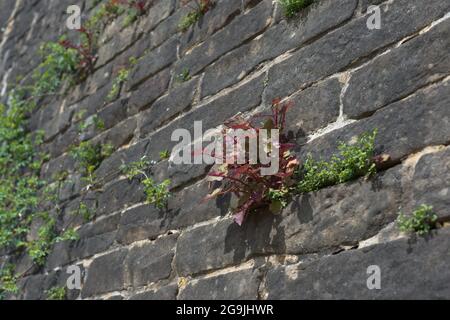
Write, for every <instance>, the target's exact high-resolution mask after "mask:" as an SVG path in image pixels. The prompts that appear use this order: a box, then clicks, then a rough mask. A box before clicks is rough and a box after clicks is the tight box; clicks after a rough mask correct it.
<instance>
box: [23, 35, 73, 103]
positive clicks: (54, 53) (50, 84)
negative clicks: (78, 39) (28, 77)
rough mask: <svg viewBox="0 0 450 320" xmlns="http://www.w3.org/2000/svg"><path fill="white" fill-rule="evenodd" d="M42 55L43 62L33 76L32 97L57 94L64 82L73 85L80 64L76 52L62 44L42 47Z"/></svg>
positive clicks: (46, 44) (49, 44)
mask: <svg viewBox="0 0 450 320" xmlns="http://www.w3.org/2000/svg"><path fill="white" fill-rule="evenodd" d="M62 41H65V40H62ZM40 55H41V57H42V58H43V61H42V62H41V63H40V64H39V66H38V68H37V69H35V70H34V72H33V74H32V78H33V81H34V87H33V88H32V93H31V94H32V96H34V97H39V96H43V95H48V94H55V93H56V91H57V90H58V89H59V88H60V87H61V85H62V83H63V82H64V81H68V82H69V83H70V84H73V82H74V79H73V76H74V74H75V73H76V68H77V65H78V63H79V57H78V55H77V52H76V50H74V49H70V48H65V47H64V46H63V45H62V44H61V43H54V42H48V43H45V44H44V45H42V46H41V48H40Z"/></svg>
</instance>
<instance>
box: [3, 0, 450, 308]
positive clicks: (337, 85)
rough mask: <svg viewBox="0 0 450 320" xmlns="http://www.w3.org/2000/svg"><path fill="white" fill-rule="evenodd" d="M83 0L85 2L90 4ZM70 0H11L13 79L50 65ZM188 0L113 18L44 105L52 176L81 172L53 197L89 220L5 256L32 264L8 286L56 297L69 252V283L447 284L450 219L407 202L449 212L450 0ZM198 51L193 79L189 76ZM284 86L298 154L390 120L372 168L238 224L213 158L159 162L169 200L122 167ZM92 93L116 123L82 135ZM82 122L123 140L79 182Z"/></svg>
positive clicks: (107, 294)
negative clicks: (126, 21)
mask: <svg viewBox="0 0 450 320" xmlns="http://www.w3.org/2000/svg"><path fill="white" fill-rule="evenodd" d="M75 2H76V1H75ZM78 2H79V4H80V5H82V6H83V8H84V9H83V12H84V13H85V14H86V15H88V14H89V10H93V9H92V8H91V7H90V1H87V3H83V2H84V1H82V0H80V1H78ZM73 3H74V1H73V0H70V1H69V0H64V1H61V0H58V1H52V0H42V1H28V0H27V1H20V0H18V1H1V3H0V26H1V27H2V34H1V42H0V76H1V89H2V91H3V90H4V89H6V87H7V84H8V83H10V82H13V81H14V80H13V79H15V78H16V77H17V76H19V75H26V74H28V73H30V72H31V70H32V69H33V68H34V67H35V66H36V64H37V63H38V59H37V55H36V51H37V48H38V46H39V45H40V44H41V43H42V42H44V41H48V40H55V39H57V36H58V35H60V34H61V33H63V32H64V31H65V30H64V28H65V19H66V16H65V15H64V12H65V9H66V7H67V6H68V5H69V4H73ZM370 4H379V5H380V7H381V10H382V15H381V17H382V26H381V29H380V30H369V29H368V28H367V26H366V21H367V18H368V15H367V6H368V5H370ZM187 12H188V8H187V7H183V6H182V5H181V4H180V1H179V0H155V1H154V2H153V6H152V7H151V9H150V11H149V12H148V14H147V15H146V16H145V17H142V18H141V19H139V20H138V22H137V23H134V24H132V25H131V26H129V27H127V28H122V27H121V26H122V24H121V23H119V21H117V22H114V23H112V24H111V25H110V26H108V27H107V29H106V30H105V34H104V36H103V40H104V43H103V44H102V46H101V48H100V50H99V52H98V55H99V59H98V61H97V63H96V71H95V73H94V74H93V75H91V76H90V77H89V78H88V79H87V80H86V81H85V82H84V83H82V84H80V85H78V86H77V87H75V88H74V89H73V90H71V91H70V93H69V94H68V95H66V96H63V97H60V98H52V99H47V100H46V101H45V103H42V105H41V106H40V108H39V109H38V110H37V111H36V112H35V113H34V114H33V115H32V116H31V122H30V129H31V130H37V129H42V130H44V131H45V146H44V149H45V151H47V152H49V153H50V155H51V159H50V160H49V161H48V162H46V164H45V166H44V167H43V168H42V171H41V172H42V177H43V178H49V177H51V176H52V175H53V174H55V173H57V172H59V171H61V170H67V171H68V172H69V173H70V175H69V178H68V179H67V180H66V182H65V183H63V184H62V186H61V188H60V189H59V203H57V204H56V203H55V204H54V209H55V210H56V209H57V208H59V209H60V210H59V211H60V212H59V213H58V215H57V217H58V228H61V229H63V228H67V227H68V226H69V225H70V226H72V227H77V228H78V231H79V234H80V239H79V240H78V241H72V242H63V243H58V244H56V245H55V246H54V248H53V250H52V252H51V254H50V255H49V257H48V260H47V263H46V265H45V266H44V267H42V268H31V269H30V266H31V261H30V260H29V258H27V256H25V255H23V256H22V255H17V254H12V253H10V252H7V251H5V250H2V252H0V253H1V254H2V258H1V260H2V261H13V262H14V263H15V264H16V265H17V268H18V271H19V272H20V271H25V270H28V272H27V273H26V274H25V276H24V277H23V278H21V279H20V280H19V287H20V291H19V294H17V295H16V296H12V297H11V298H12V299H14V298H18V299H44V298H45V294H44V292H45V290H47V289H49V288H51V287H53V286H55V285H64V284H65V280H66V278H67V276H68V274H67V273H66V268H67V267H68V266H70V265H79V266H80V267H81V268H82V270H83V286H82V289H81V290H71V291H69V298H70V299H76V298H82V299H211V298H214V299H315V298H318V299H328V298H346V299H349V298H355V299H361V298H368V299H375V298H447V299H448V298H450V285H449V283H450V269H449V268H448V266H449V265H450V254H449V247H450V237H449V236H450V229H449V228H446V227H444V228H441V229H439V230H435V231H433V234H432V235H431V236H430V237H427V238H417V239H414V238H411V237H408V236H406V235H404V234H401V233H399V231H398V230H397V227H396V225H395V220H396V218H397V215H398V212H399V210H400V209H402V210H403V211H405V212H411V211H412V210H413V209H414V208H415V207H416V206H417V205H419V204H422V203H426V204H429V205H433V206H434V209H435V211H436V212H437V214H438V215H439V217H440V219H441V221H443V225H444V226H448V223H447V222H445V221H446V220H448V219H449V218H450V212H449V208H450V147H449V143H450V82H449V80H450V78H449V74H450V55H449V48H450V2H449V1H448V0H428V1H423V0H388V1H382V0H320V1H318V2H317V3H316V4H314V5H313V6H312V7H310V8H308V9H307V10H305V11H304V12H302V13H301V14H300V16H299V17H297V18H295V19H292V20H288V21H287V20H286V19H285V18H284V17H283V14H282V12H281V10H280V7H279V6H278V5H277V3H276V1H272V0H253V1H252V0H226V1H225V0H222V1H218V3H217V5H216V6H215V7H214V9H212V10H211V11H209V12H208V13H207V14H206V15H205V16H204V17H203V18H202V19H201V21H200V22H199V23H198V24H196V26H195V27H194V28H191V29H190V30H189V31H187V32H185V33H181V32H179V31H178V28H177V26H178V23H179V21H180V19H181V18H182V17H183V16H185V15H186V13H187ZM130 57H142V58H141V59H139V62H138V64H137V65H136V66H135V67H134V68H133V70H132V72H131V76H130V78H129V80H128V81H127V83H126V85H125V86H124V88H122V92H121V95H120V97H119V98H118V99H116V100H115V101H113V102H110V103H105V100H106V96H107V95H108V93H109V91H110V89H111V86H112V79H113V78H114V77H115V76H116V74H117V72H118V70H119V69H120V67H121V66H122V65H123V64H124V63H126V61H128V59H129V58H130ZM185 69H187V70H189V71H190V75H191V76H192V79H190V80H189V81H186V82H179V81H176V77H177V75H178V74H180V73H181V72H182V71H183V70H185ZM275 97H281V98H286V97H289V98H290V100H291V101H293V102H294V108H293V109H292V111H291V113H290V114H289V119H288V122H289V130H291V131H292V134H293V135H294V136H295V138H296V140H297V142H298V144H299V145H300V146H301V148H299V155H300V156H301V157H303V156H304V155H306V154H307V153H312V154H313V155H321V156H322V157H324V158H326V157H327V156H329V155H331V154H332V153H333V152H335V151H336V148H337V143H338V141H351V140H352V139H354V137H356V136H357V135H359V134H361V133H362V132H365V131H369V130H372V129H374V128H378V137H377V140H376V149H377V151H378V152H382V153H388V154H390V156H391V161H390V162H389V164H388V165H387V166H386V167H385V168H384V169H383V170H382V171H381V172H379V173H378V174H377V175H376V176H375V177H373V178H372V179H369V180H367V179H360V180H357V181H354V182H351V183H346V184H343V185H338V186H334V187H330V188H326V189H323V190H321V191H318V192H315V193H310V194H305V195H302V196H300V197H298V198H296V199H294V201H293V202H292V203H291V204H290V205H289V207H288V208H287V209H285V210H284V212H283V213H282V214H281V215H276V216H275V215H272V214H270V213H265V212H260V213H258V214H253V215H251V216H250V217H249V219H248V221H246V223H245V224H244V225H243V226H242V227H239V226H237V225H236V224H234V223H233V221H232V218H231V217H230V216H229V215H228V205H229V202H230V199H229V198H221V199H219V200H217V201H210V202H206V203H203V202H201V199H202V198H203V197H204V196H205V195H206V194H207V191H208V185H207V183H206V182H205V180H204V178H205V176H206V174H207V172H208V170H209V167H206V166H204V165H191V166H188V165H180V166H176V165H174V164H171V163H169V162H168V161H167V160H165V161H160V162H158V164H157V165H156V166H155V168H154V170H153V175H154V177H155V179H157V180H158V181H162V180H163V179H166V178H170V179H171V180H172V185H171V188H172V197H171V198H170V200H169V203H168V209H167V210H163V211H160V210H157V209H155V208H154V207H153V206H151V205H147V204H145V201H144V200H145V195H144V193H143V190H142V186H141V185H140V184H139V183H137V182H133V181H131V182H130V181H129V180H128V179H127V178H126V177H124V176H122V175H121V174H120V171H119V170H118V168H119V166H120V165H121V164H122V163H123V162H130V161H135V160H138V159H140V158H141V157H142V156H144V155H146V156H147V157H148V158H150V159H155V160H156V159H159V155H158V154H159V152H160V151H162V150H166V149H167V150H171V148H172V147H173V146H174V144H175V143H174V142H171V141H170V136H171V133H172V132H173V130H174V129H176V128H186V129H192V128H193V124H194V121H195V120H202V121H203V127H204V128H205V130H206V129H209V128H214V127H217V126H219V125H221V124H222V123H223V122H224V121H225V120H227V119H228V118H230V117H231V116H233V115H235V114H236V113H238V112H243V113H251V112H253V111H254V110H257V109H261V108H264V106H267V105H268V104H269V103H270V101H271V100H272V99H273V98H275ZM268 102H269V103H268ZM80 110H86V112H85V114H84V117H88V116H91V115H93V114H97V115H98V116H99V117H100V118H101V119H103V121H104V122H105V130H103V131H101V132H94V131H93V132H89V133H86V134H84V136H83V137H80V135H79V132H78V126H79V123H78V122H77V121H79V119H78V118H77V117H74V115H75V114H76V113H77V112H78V111H80ZM80 139H82V140H92V141H94V142H105V143H106V142H110V143H112V144H114V146H115V147H116V149H117V151H116V152H114V153H113V154H112V156H110V157H109V158H107V159H106V160H104V161H103V162H102V164H101V165H100V167H99V168H98V169H97V170H96V175H97V177H98V179H99V180H100V181H101V188H98V189H96V190H89V191H86V190H85V189H83V185H82V183H81V182H80V176H79V174H77V172H76V171H75V170H74V168H75V163H74V160H73V159H72V158H71V156H70V155H69V153H68V149H69V148H70V146H71V145H73V144H74V143H76V142H77V141H78V140H80ZM80 201H84V202H85V203H89V206H90V207H91V209H92V211H94V212H95V218H94V219H93V220H92V221H90V222H89V223H84V222H83V220H82V219H81V218H75V219H74V218H73V216H72V213H71V212H72V211H73V210H74V208H76V207H77V205H78V204H79V203H80ZM370 265H378V266H380V268H381V275H382V278H381V279H382V280H381V285H382V289H381V290H368V289H367V287H366V280H367V277H368V275H367V273H366V271H367V267H368V266H370Z"/></svg>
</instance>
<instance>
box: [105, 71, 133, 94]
mask: <svg viewBox="0 0 450 320" xmlns="http://www.w3.org/2000/svg"><path fill="white" fill-rule="evenodd" d="M129 74H130V70H129V69H127V68H122V69H120V70H119V72H118V74H117V76H116V77H115V78H114V80H113V84H112V87H111V90H110V91H109V93H108V96H107V97H106V101H107V102H111V101H113V100H114V99H116V98H117V96H118V95H119V93H120V90H121V88H122V86H123V84H124V83H125V82H126V81H127V80H128V76H129Z"/></svg>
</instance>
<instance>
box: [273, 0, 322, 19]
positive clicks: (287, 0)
mask: <svg viewBox="0 0 450 320" xmlns="http://www.w3.org/2000/svg"><path fill="white" fill-rule="evenodd" d="M279 2H280V4H281V6H282V7H283V11H284V14H285V15H286V17H288V18H291V17H293V16H295V15H296V14H297V13H298V12H299V11H301V10H302V9H304V8H306V7H308V6H310V5H311V4H312V3H313V2H314V0H279Z"/></svg>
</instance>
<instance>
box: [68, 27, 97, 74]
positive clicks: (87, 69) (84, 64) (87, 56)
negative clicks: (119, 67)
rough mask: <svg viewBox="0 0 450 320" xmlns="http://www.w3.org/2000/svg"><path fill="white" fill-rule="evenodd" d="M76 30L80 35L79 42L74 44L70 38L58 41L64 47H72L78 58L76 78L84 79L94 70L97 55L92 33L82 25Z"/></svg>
mask: <svg viewBox="0 0 450 320" xmlns="http://www.w3.org/2000/svg"><path fill="white" fill-rule="evenodd" d="M77 31H78V32H79V33H80V35H81V36H80V38H81V40H80V43H79V44H74V43H73V42H71V41H70V40H67V39H65V40H61V41H60V45H61V46H63V47H64V48H66V49H73V50H75V51H76V53H77V58H78V65H77V73H78V78H79V79H84V78H86V77H87V76H88V75H89V74H91V73H92V71H93V70H94V65H95V62H96V61H97V55H96V54H95V52H94V51H95V49H94V40H93V35H92V33H91V32H90V31H89V30H88V29H86V28H84V27H81V28H80V29H78V30H77Z"/></svg>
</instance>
